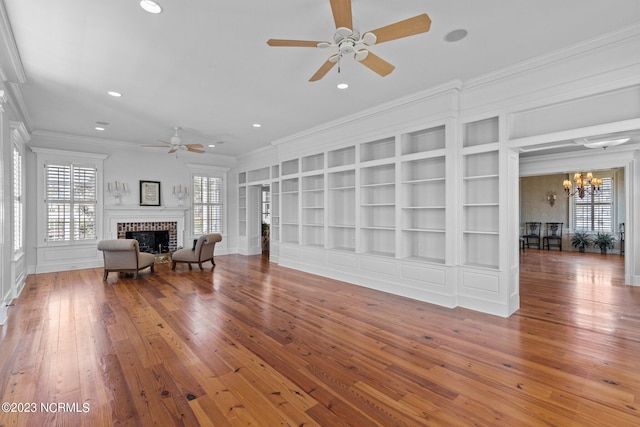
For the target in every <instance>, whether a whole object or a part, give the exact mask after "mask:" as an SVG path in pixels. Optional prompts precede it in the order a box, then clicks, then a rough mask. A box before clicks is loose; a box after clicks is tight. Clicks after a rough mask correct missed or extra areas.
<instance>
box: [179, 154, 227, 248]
mask: <svg viewBox="0 0 640 427" xmlns="http://www.w3.org/2000/svg"><path fill="white" fill-rule="evenodd" d="M186 167H187V169H188V170H189V190H190V191H191V195H190V198H189V201H190V204H191V206H190V208H189V215H188V218H187V220H188V223H189V227H188V229H189V233H190V234H191V236H190V237H191V238H195V237H198V236H196V235H195V232H194V224H193V215H194V212H193V194H194V188H193V178H194V176H208V177H211V178H222V232H221V233H220V234H222V236H226V235H227V232H228V227H229V220H228V219H229V215H228V207H229V203H228V201H229V198H228V194H229V180H228V172H229V168H225V167H220V166H211V165H202V164H193V163H189V164H187V165H186ZM185 239H186V236H185Z"/></svg>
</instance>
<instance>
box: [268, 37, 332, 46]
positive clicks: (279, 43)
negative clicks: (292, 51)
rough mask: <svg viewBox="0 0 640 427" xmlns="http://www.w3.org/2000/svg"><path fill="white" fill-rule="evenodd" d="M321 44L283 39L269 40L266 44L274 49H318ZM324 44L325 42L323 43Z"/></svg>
mask: <svg viewBox="0 0 640 427" xmlns="http://www.w3.org/2000/svg"><path fill="white" fill-rule="evenodd" d="M320 43H323V42H318V41H313V40H285V39H269V40H267V44H268V45H269V46H275V47H318V44H320ZM325 43H326V42H325Z"/></svg>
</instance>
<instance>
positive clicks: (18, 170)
mask: <svg viewBox="0 0 640 427" xmlns="http://www.w3.org/2000/svg"><path fill="white" fill-rule="evenodd" d="M23 209H24V207H23V202H22V154H21V153H20V150H19V149H18V147H16V146H14V147H13V251H14V252H20V251H22V236H23V227H24V220H23V212H24V211H23Z"/></svg>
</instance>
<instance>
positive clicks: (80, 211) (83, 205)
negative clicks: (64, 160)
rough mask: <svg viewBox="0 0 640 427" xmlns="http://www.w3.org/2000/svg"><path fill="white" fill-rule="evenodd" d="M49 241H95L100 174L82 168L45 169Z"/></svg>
mask: <svg viewBox="0 0 640 427" xmlns="http://www.w3.org/2000/svg"><path fill="white" fill-rule="evenodd" d="M45 197H46V200H45V205H46V209H47V215H46V216H47V219H46V221H47V240H48V241H52V242H56V241H58V242H64V241H72V240H91V239H95V238H96V205H97V172H96V169H95V167H87V166H81V165H74V164H71V165H54V164H47V165H45Z"/></svg>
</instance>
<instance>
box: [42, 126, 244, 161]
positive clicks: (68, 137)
mask: <svg viewBox="0 0 640 427" xmlns="http://www.w3.org/2000/svg"><path fill="white" fill-rule="evenodd" d="M32 136H33V137H39V138H43V139H47V140H49V141H53V142H62V143H65V142H72V143H76V144H85V145H86V144H87V143H90V144H92V145H96V146H99V147H100V148H103V147H105V146H107V147H109V148H111V149H119V150H128V151H138V152H146V153H149V149H148V148H145V147H142V146H140V145H137V144H135V143H133V142H126V141H121V140H116V139H107V138H96V137H94V136H81V135H74V134H68V133H61V132H53V131H46V130H35V131H34V132H32ZM185 153H186V152H185ZM187 155H189V156H205V157H206V158H209V159H214V160H220V161H222V162H225V163H231V164H235V163H236V158H235V157H233V156H227V155H223V154H210V153H203V154H193V153H188V154H187Z"/></svg>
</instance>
